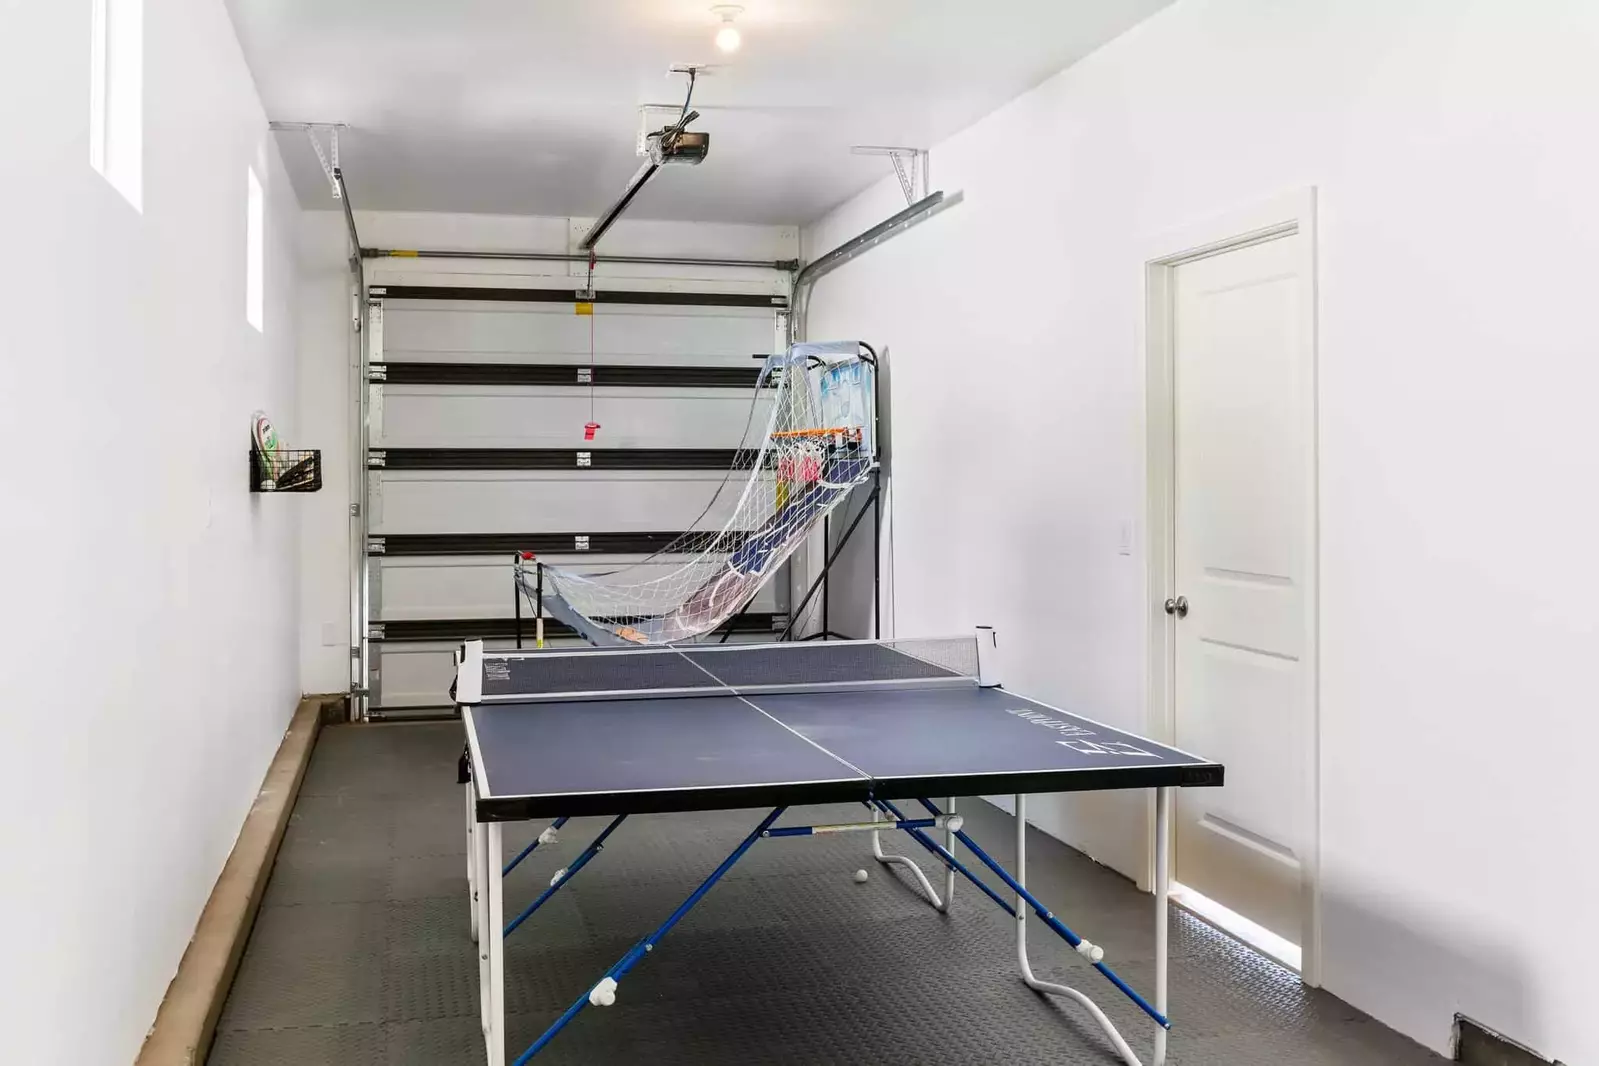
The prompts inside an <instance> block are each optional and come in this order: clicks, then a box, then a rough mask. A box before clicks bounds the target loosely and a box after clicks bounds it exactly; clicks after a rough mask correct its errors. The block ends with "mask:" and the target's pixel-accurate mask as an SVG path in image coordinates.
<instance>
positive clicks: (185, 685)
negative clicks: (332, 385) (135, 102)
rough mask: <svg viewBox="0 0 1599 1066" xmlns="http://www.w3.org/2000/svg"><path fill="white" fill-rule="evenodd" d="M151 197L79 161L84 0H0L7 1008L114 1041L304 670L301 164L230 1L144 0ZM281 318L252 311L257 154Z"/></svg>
mask: <svg viewBox="0 0 1599 1066" xmlns="http://www.w3.org/2000/svg"><path fill="white" fill-rule="evenodd" d="M145 9H146V15H145V30H144V38H145V64H144V70H145V92H144V115H145V122H144V182H143V184H144V196H143V212H142V213H139V212H136V211H134V210H133V209H132V208H131V207H130V206H129V205H128V204H127V202H126V201H124V200H123V199H122V197H121V196H120V195H118V193H117V192H116V191H114V190H113V189H112V188H111V187H110V186H109V185H108V184H107V183H106V182H105V181H104V180H103V179H102V178H101V177H100V176H99V175H97V174H96V173H95V172H94V171H92V170H91V169H90V167H89V148H88V132H87V128H88V116H89V105H88V92H89V13H90V4H89V3H88V2H87V0H85V2H82V3H56V2H51V3H43V2H37V3H23V4H21V5H19V4H16V3H12V4H4V5H0V143H3V144H4V148H3V150H0V232H3V233H4V236H5V255H4V257H3V258H0V449H3V450H4V452H5V454H6V456H7V458H6V461H5V462H4V463H3V464H0V486H3V492H0V500H3V501H4V502H3V503H0V557H3V558H5V559H6V560H7V566H6V575H5V579H4V583H3V585H0V598H3V601H4V610H0V633H3V637H4V639H3V642H0V648H3V651H0V723H3V729H4V741H3V744H0V750H3V751H4V753H5V754H4V762H5V766H4V772H3V773H0V810H4V811H5V812H6V813H5V817H4V819H3V821H0V855H4V856H5V857H6V858H5V865H4V866H3V867H0V896H3V899H0V944H3V945H4V947H3V948H0V1032H3V1033H4V1034H5V1037H4V1043H5V1048H6V1051H5V1056H4V1057H5V1059H6V1060H7V1061H9V1062H18V1063H39V1064H57V1063H59V1064H68V1063H70V1064H73V1066H77V1064H85V1063H95V1064H100V1063H126V1062H130V1061H132V1059H133V1057H134V1056H135V1055H136V1054H137V1052H138V1049H139V1046H140V1043H141V1041H142V1040H143V1039H144V1035H145V1031H146V1030H147V1028H148V1027H149V1025H150V1023H151V1021H152V1020H153V1018H154V1016H155V1012H156V1008H157V1006H158V1004H159V1003H160V1001H161V998H162V996H163V995H164V994H165V992H166V988H167V984H168V982H169V981H170V980H171V979H172V976H173V974H174V973H175V972H176V970H177V965H178V960H179V958H180V957H181V956H182V953H183V950H184V948H185V946H186V945H187V943H188V940H189V937H190V934H191V933H192V932H193V929H194V924H195V921H196V919H197V918H198V917H199V914H200V910H201V908H202V907H203V905H204V903H205V901H206V898H207V897H208V895H209V894H210V891H211V888H212V885H213V883H214V882H215V879H216V876H217V874H218V873H219V872H220V870H221V868H222V864H223V862H224V861H225V859H226V858H227V855H228V852H229V850H230V849H231V848H232V846H233V842H234V839H235V837H236V835H237V833H238V830H239V827H240V825H241V824H242V823H243V820H244V817H245V814H246V813H247V811H248V810H249V808H250V804H251V802H252V801H253V799H254V797H255V794H256V790H257V789H258V788H259V787H260V783H261V779H262V776H263V774H264V773H265V771H266V767H267V764H268V762H269V761H270V759H271V757H272V754H273V752H274V751H275V750H276V748H277V744H278V741H279V739H280V737H281V735H282V732H283V729H284V727H285V726H286V724H287V722H288V719H289V717H290V715H291V714H292V713H293V710H294V706H295V702H296V698H297V696H298V693H299V687H298V685H297V661H296V660H297V657H296V654H295V652H296V649H295V635H294V631H295V626H296V624H297V618H298V594H297V575H296V568H297V557H298V543H297V538H296V536H295V530H296V527H297V524H298V519H297V517H296V514H297V509H298V506H299V505H300V504H301V503H303V502H304V501H303V499H301V498H290V497H282V498H263V497H259V496H251V495H250V494H249V493H248V491H247V488H248V477H247V474H248V467H247V457H248V448H249V439H250V437H249V430H250V415H251V412H252V411H253V410H255V409H256V408H263V409H265V410H267V411H268V412H270V413H271V414H273V416H274V417H275V419H276V420H277V424H278V427H279V429H280V430H281V431H283V433H284V434H285V436H286V437H287V439H289V440H290V441H291V442H292V441H295V440H298V439H303V438H301V435H300V433H299V430H300V429H301V428H302V427H301V426H300V425H299V424H298V423H297V420H296V418H295V403H294V396H295V382H294V354H293V347H294V328H295V327H294V294H295V288H294V280H293V273H294V248H293V235H294V219H295V217H296V216H297V215H298V214H299V208H298V206H297V205H296V203H295V200H294V197H293V194H292V192H291V191H290V189H289V184H288V179H287V176H286V175H285V174H284V172H283V169H282V166H281V163H280V161H279V159H278V157H277V154H276V152H275V150H274V149H273V147H272V145H271V144H270V142H269V140H268V137H267V131H266V119H265V116H264V115H263V114H262V111H261V107H260V105H259V103H258V102H257V99H256V95H255V90H254V86H253V83H252V82H251V80H250V76H249V73H248V71H247V70H246V68H245V65H244V60H243V57H242V55H241V54H240V51H239V48H238V45H237V43H236V42H235V39H234V36H233V30H232V26H231V24H230V23H229V20H228V16H227V14H226V12H225V11H224V9H223V6H222V3H221V2H220V0H165V2H160V3H157V2H153V0H152V2H147V3H146V4H145ZM252 164H253V165H254V166H255V167H256V169H257V172H258V174H260V176H261V178H262V181H263V183H264V184H265V186H266V189H267V194H268V203H267V239H268V246H267V272H266V300H267V303H266V319H265V325H266V331H265V334H264V335H263V334H261V333H258V332H256V331H255V330H254V329H252V328H251V327H250V326H248V325H247V324H246V322H245V317H244V315H245V295H244V277H245V197H246V178H245V169H246V166H247V165H252Z"/></svg>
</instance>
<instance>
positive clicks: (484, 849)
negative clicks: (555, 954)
mask: <svg viewBox="0 0 1599 1066" xmlns="http://www.w3.org/2000/svg"><path fill="white" fill-rule="evenodd" d="M488 847H489V834H488V832H487V831H486V828H485V827H484V826H482V825H476V826H474V828H473V831H472V858H473V861H474V863H475V864H476V866H477V871H478V885H479V887H480V888H481V886H482V885H483V864H484V859H485V858H486V857H487V855H488ZM475 903H476V905H477V906H476V910H477V927H478V937H477V988H478V1022H479V1024H480V1025H481V1026H482V1029H483V1039H484V1042H485V1044H487V1043H488V1041H489V1006H490V1004H491V1003H492V1001H493V998H494V997H493V993H492V992H491V991H490V989H489V945H488V941H489V940H490V939H491V938H489V937H486V936H484V934H483V930H485V929H487V928H488V927H489V924H488V910H489V894H488V893H487V892H485V891H479V892H478V893H477V898H476V900H475ZM491 1054H492V1053H491ZM491 1061H492V1060H491Z"/></svg>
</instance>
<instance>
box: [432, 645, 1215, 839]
mask: <svg viewBox="0 0 1599 1066" xmlns="http://www.w3.org/2000/svg"><path fill="white" fill-rule="evenodd" d="M812 647H815V648H818V649H823V648H827V646H826V645H813V646H812ZM873 648H878V651H876V652H873V651H871V650H870V649H873ZM881 650H882V649H881V648H880V647H879V646H874V645H864V646H860V645H857V646H853V648H851V650H848V651H846V650H843V649H838V648H836V646H835V648H834V649H832V650H825V651H823V650H818V651H815V652H806V651H799V652H798V653H797V654H793V655H792V657H788V656H787V655H785V656H782V657H776V658H781V659H782V668H781V669H778V670H777V671H776V672H775V673H774V672H773V670H772V667H771V663H770V662H766V663H762V662H761V661H760V659H759V658H758V657H757V656H755V655H753V654H752V655H742V656H734V657H731V658H722V659H720V660H715V662H717V663H719V664H721V665H720V666H719V670H718V672H719V673H720V674H721V675H723V677H724V678H725V677H726V676H729V675H736V680H737V684H734V685H732V686H731V687H733V688H735V689H737V691H736V693H735V692H730V691H728V690H727V689H725V688H724V689H720V690H719V687H718V684H713V683H707V682H705V681H704V680H703V677H702V676H697V675H699V673H700V672H699V671H697V670H695V669H694V668H693V667H692V665H690V667H689V668H688V669H682V668H681V666H682V664H681V663H673V662H672V661H671V660H670V659H669V658H667V657H650V658H648V659H647V660H645V659H640V660H637V661H636V662H635V663H633V664H630V663H628V662H626V661H623V660H621V659H619V660H616V661H615V662H614V664H613V663H611V662H609V661H607V660H602V659H599V658H595V659H593V660H591V661H590V662H588V663H579V664H578V665H577V666H573V664H572V663H571V662H570V661H567V660H563V659H561V658H559V657H551V658H549V659H547V660H542V661H540V657H539V656H536V655H535V656H526V657H515V658H507V659H500V660H494V661H492V662H491V663H490V667H491V668H486V669H485V682H484V695H485V696H486V697H491V696H492V697H493V698H498V699H501V700H507V702H483V703H480V704H478V705H475V706H469V707H464V708H463V718H464V720H465V723H466V728H467V734H468V748H469V751H470V756H471V760H472V772H473V775H474V777H475V779H476V781H477V794H478V817H479V818H480V819H481V820H483V821H511V820H519V819H525V818H542V817H558V816H562V815H566V816H580V815H595V814H624V813H653V812H665V811H696V810H719V809H726V808H733V807H756V806H778V805H799V804H806V803H832V802H843V801H857V800H861V801H864V800H867V799H870V798H872V797H876V798H878V799H911V798H916V797H920V796H929V795H978V794H985V793H1037V792H1065V791H1084V790H1096V789H1119V788H1151V787H1163V786H1207V785H1220V784H1221V783H1222V776H1223V770H1222V767H1221V766H1220V765H1218V764H1216V763H1214V762H1210V761H1208V760H1205V759H1202V758H1200V757H1198V756H1194V755H1190V754H1188V753H1186V752H1183V751H1179V750H1177V749H1174V748H1171V747H1167V746H1165V745H1162V744H1157V743H1155V742H1153V741H1150V740H1147V739H1144V738H1142V737H1139V736H1136V735H1134V734H1131V733H1127V732H1123V731H1121V730H1118V729H1114V728H1111V727H1109V726H1106V725H1102V724H1100V723H1098V722H1094V721H1092V720H1090V719H1087V718H1083V717H1080V716H1077V715H1074V714H1070V713H1068V712H1065V711H1061V710H1058V709H1056V708H1053V707H1050V706H1047V705H1045V704H1042V703H1039V702H1036V701H1034V700H1030V699H1026V698H1024V697H1022V696H1018V695H1016V694H1014V693H1012V692H1009V691H1007V690H1005V689H1002V688H981V687H978V686H977V685H976V683H975V681H971V682H968V683H962V682H961V681H960V680H959V679H958V678H957V677H955V676H954V673H953V671H945V670H940V669H939V668H937V667H933V668H928V666H927V664H925V663H922V662H921V661H920V660H918V661H917V662H915V663H913V664H904V663H899V662H897V661H890V659H889V658H888V657H885V656H883V655H881ZM617 654H621V655H622V656H623V657H624V659H625V658H626V656H627V653H625V652H624V653H617ZM706 654H711V655H714V654H717V653H714V652H710V653H706ZM874 656H875V658H874ZM572 658H575V659H584V658H587V657H586V656H574V657H572ZM896 658H903V657H902V656H901V657H896ZM701 661H702V662H704V661H712V660H707V659H704V658H702V659H701ZM642 662H647V663H648V665H649V669H648V670H647V671H645V672H643V675H642V677H641V676H640V671H638V670H636V669H630V666H633V665H636V664H637V663H642ZM840 664H842V665H840ZM596 667H601V668H603V670H604V672H605V674H606V679H605V680H604V681H603V682H602V685H603V687H604V689H605V691H606V692H610V691H613V690H617V691H620V690H626V689H628V688H629V687H637V688H639V689H645V688H647V687H648V686H651V685H653V686H657V687H662V688H672V689H674V690H676V692H677V694H675V695H673V696H670V697H650V696H647V695H643V694H641V693H632V694H630V698H616V699H605V698H598V699H596V698H585V699H576V700H561V699H553V700H548V699H547V700H543V701H540V702H517V701H516V700H515V693H517V692H519V691H521V692H528V691H535V690H536V691H540V692H543V693H550V692H554V693H556V694H559V693H560V692H562V691H563V690H562V688H561V686H562V685H565V684H573V683H577V682H575V681H574V680H573V678H574V677H575V676H576V675H575V674H574V673H573V671H575V670H579V669H580V668H586V669H587V670H588V671H589V677H588V678H587V679H586V683H589V684H593V680H592V678H593V672H594V670H595V668H596ZM757 667H758V668H759V669H755V668H757ZM834 668H836V674H830V673H829V672H828V671H829V669H834ZM884 674H887V675H893V676H881V675H884ZM801 675H808V677H809V679H810V680H812V681H816V680H817V679H818V678H820V679H821V680H820V681H819V682H818V685H817V687H814V688H811V689H809V690H802V691H782V690H781V689H778V690H772V691H768V690H765V686H768V685H779V684H790V683H799V682H801V680H802V677H801ZM940 675H948V676H949V680H950V683H949V684H943V685H941V684H938V683H937V682H938V680H939V677H940ZM774 678H775V679H776V680H774ZM875 680H882V681H884V682H888V683H890V685H891V684H892V683H894V682H903V683H905V684H906V685H907V686H908V687H902V688H896V687H889V686H885V687H878V688H873V687H861V688H851V687H850V686H849V684H848V683H849V682H852V681H857V682H864V683H865V684H867V685H870V684H871V683H872V682H873V681H875ZM926 682H932V684H924V683H926ZM719 684H728V682H726V681H725V680H720V679H719ZM696 686H699V687H703V688H705V690H706V691H705V692H704V694H701V693H698V692H695V691H693V689H694V688H695V687H696ZM830 686H831V687H830ZM751 689H754V690H755V691H750V690H751Z"/></svg>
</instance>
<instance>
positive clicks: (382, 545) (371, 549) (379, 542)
mask: <svg viewBox="0 0 1599 1066" xmlns="http://www.w3.org/2000/svg"><path fill="white" fill-rule="evenodd" d="M388 550H389V549H388V543H387V541H385V540H384V538H382V537H368V538H367V542H366V553H367V554H368V555H383V554H384V553H386V552H387V551H388Z"/></svg>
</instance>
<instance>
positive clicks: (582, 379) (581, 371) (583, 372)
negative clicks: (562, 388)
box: [577, 366, 594, 385]
mask: <svg viewBox="0 0 1599 1066" xmlns="http://www.w3.org/2000/svg"><path fill="white" fill-rule="evenodd" d="M577 383H578V384H579V385H592V384H594V368H593V367H591V366H580V367H578V368H577Z"/></svg>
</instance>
